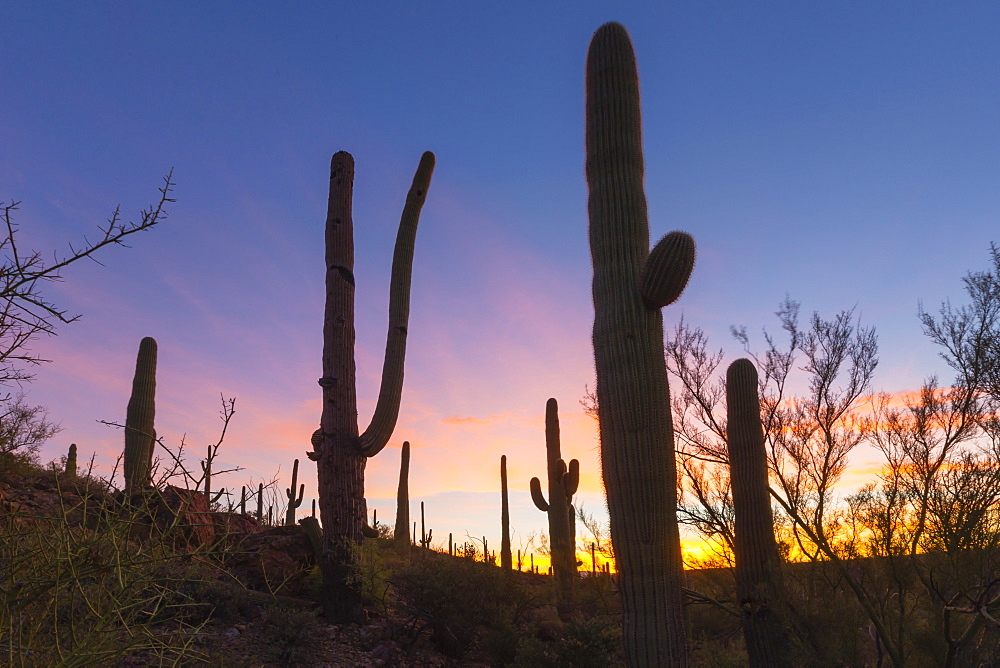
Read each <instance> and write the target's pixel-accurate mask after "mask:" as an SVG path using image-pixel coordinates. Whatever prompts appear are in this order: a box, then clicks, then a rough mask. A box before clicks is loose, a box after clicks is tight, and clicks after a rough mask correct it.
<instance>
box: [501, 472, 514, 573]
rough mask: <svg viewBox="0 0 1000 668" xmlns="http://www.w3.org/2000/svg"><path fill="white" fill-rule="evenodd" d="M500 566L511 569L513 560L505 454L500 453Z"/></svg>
mask: <svg viewBox="0 0 1000 668" xmlns="http://www.w3.org/2000/svg"><path fill="white" fill-rule="evenodd" d="M500 532H501V535H500V568H503V569H504V570H508V571H509V570H511V569H512V568H514V560H513V558H512V557H511V554H510V504H509V503H508V502H507V455H500Z"/></svg>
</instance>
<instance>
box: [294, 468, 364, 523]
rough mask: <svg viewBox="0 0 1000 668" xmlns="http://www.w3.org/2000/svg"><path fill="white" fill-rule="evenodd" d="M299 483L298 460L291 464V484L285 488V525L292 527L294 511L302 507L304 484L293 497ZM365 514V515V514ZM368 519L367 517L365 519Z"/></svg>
mask: <svg viewBox="0 0 1000 668" xmlns="http://www.w3.org/2000/svg"><path fill="white" fill-rule="evenodd" d="M298 481H299V460H298V459H296V460H295V462H294V463H292V484H291V486H290V487H286V488H285V496H287V497H288V507H287V508H286V509H285V524H286V525H289V526H292V525H294V524H295V510H296V509H297V508H298V507H299V506H301V505H302V495H303V494H304V493H305V491H306V485H305V483H302V484H301V485H299V496H298V498H296V497H295V484H296V483H297V482H298ZM366 514H367V513H366ZM365 519H366V520H367V519H368V518H367V517H366V518H365Z"/></svg>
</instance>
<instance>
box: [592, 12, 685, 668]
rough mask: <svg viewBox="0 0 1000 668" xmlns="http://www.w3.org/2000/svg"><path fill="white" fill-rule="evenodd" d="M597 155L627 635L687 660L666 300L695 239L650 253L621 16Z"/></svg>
mask: <svg viewBox="0 0 1000 668" xmlns="http://www.w3.org/2000/svg"><path fill="white" fill-rule="evenodd" d="M586 154H587V159H586V174H587V186H588V191H589V200H588V212H589V217H590V228H589V234H590V252H591V259H592V262H593V267H594V279H593V285H592V290H593V299H594V330H593V342H594V361H595V366H596V371H597V408H598V417H599V421H600V436H601V465H602V470H603V476H604V487H605V490H606V493H607V502H608V511H609V514H610V518H611V538H612V542H613V544H614V549H615V558H616V567H617V570H618V574H619V583H620V587H621V602H622V617H623V642H624V646H625V651H626V657H627V660H628V663H629V665H632V666H640V665H641V666H645V665H659V666H664V665H687V664H688V662H689V656H690V649H689V642H688V638H687V629H686V622H685V615H684V608H683V605H684V597H683V593H682V586H683V581H684V571H683V562H682V560H681V548H680V534H679V531H678V527H677V491H676V488H675V481H676V479H677V478H676V462H675V460H674V438H673V425H672V422H671V419H670V396H669V388H668V385H667V372H666V365H665V362H664V358H663V316H662V314H661V312H660V309H661V308H662V307H663V306H666V305H668V304H670V303H671V302H673V301H674V300H676V299H677V298H678V297H679V296H680V293H681V291H682V290H683V289H684V286H685V285H686V284H687V280H688V278H689V276H690V274H691V270H692V268H693V266H694V241H693V240H692V239H691V237H690V236H689V235H687V234H686V233H683V232H671V233H670V234H668V235H666V236H665V237H664V238H663V239H661V240H660V241H659V242H658V243H657V244H656V246H655V247H654V248H653V250H652V252H650V251H649V222H648V219H647V212H646V194H645V190H644V187H643V172H644V165H643V156H642V128H641V113H640V106H639V77H638V72H637V68H636V62H635V54H634V52H633V50H632V42H631V40H630V38H629V35H628V32H627V31H626V30H625V28H624V27H622V26H621V25H620V24H618V23H607V24H605V25H603V26H601V27H600V28H599V29H598V30H597V32H595V33H594V36H593V38H592V40H591V42H590V48H589V50H588V53H587V74H586Z"/></svg>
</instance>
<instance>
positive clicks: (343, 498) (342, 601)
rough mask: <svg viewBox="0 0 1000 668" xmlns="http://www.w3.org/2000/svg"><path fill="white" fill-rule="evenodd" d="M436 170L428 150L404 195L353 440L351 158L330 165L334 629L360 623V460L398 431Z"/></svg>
mask: <svg viewBox="0 0 1000 668" xmlns="http://www.w3.org/2000/svg"><path fill="white" fill-rule="evenodd" d="M433 171H434V154H433V153H431V152H429V151H428V152H426V153H424V154H423V156H422V157H421V159H420V165H419V166H418V167H417V172H416V174H415V175H414V177H413V184H412V186H411V187H410V191H409V193H408V194H407V196H406V204H405V206H404V207H403V215H402V218H401V219H400V223H399V231H398V233H397V235H396V247H395V251H394V253H393V258H392V275H391V277H390V280H389V332H388V335H387V337H386V346H385V361H384V363H383V366H382V385H381V388H380V389H379V395H378V402H377V403H376V406H375V414H374V415H373V416H372V420H371V424H369V426H368V428H367V429H365V431H364V432H363V433H361V434H360V435H359V434H358V401H357V390H356V387H355V365H354V221H353V218H352V205H351V204H352V198H353V192H354V158H352V157H351V155H350V154H349V153H346V152H344V151H341V152H338V153H336V154H334V156H333V158H332V160H331V161H330V198H329V203H328V207H327V217H326V310H325V315H324V321H323V377H322V378H320V379H319V384H320V386H321V387H322V388H323V413H322V416H321V418H320V428H319V429H318V430H317V431H316V432H315V433H314V434H313V437H312V445H313V452H310V453H309V457H310V458H311V459H313V460H314V461H316V468H317V477H318V480H319V507H320V519H321V522H322V525H323V552H322V558H321V559H320V569H321V570H322V573H323V608H324V611H325V613H326V619H327V621H329V622H331V623H346V622H360V621H363V619H364V611H363V609H362V607H361V592H360V590H359V589H358V585H357V583H356V578H354V577H353V575H354V560H355V556H354V555H355V553H356V549H355V548H356V546H357V545H358V544H360V543H361V540H362V528H363V526H364V522H365V519H366V518H365V510H364V509H365V498H364V497H365V462H366V461H367V458H368V457H374V456H375V455H376V454H378V453H379V451H381V450H382V448H383V447H385V444H386V442H388V440H389V437H390V436H391V435H392V431H393V429H394V428H395V426H396V418H397V416H398V415H399V404H400V398H401V394H402V389H403V359H404V357H405V353H406V334H407V325H408V320H409V313H410V276H411V273H412V267H413V245H414V240H415V238H416V233H417V223H418V221H419V219H420V210H421V208H422V207H423V204H424V200H425V198H426V195H427V189H428V187H429V186H430V181H431V173H432V172H433Z"/></svg>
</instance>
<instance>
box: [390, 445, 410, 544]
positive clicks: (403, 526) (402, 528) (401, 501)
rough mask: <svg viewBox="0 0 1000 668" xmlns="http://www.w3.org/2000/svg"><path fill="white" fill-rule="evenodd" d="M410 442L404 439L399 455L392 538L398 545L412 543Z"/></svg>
mask: <svg viewBox="0 0 1000 668" xmlns="http://www.w3.org/2000/svg"><path fill="white" fill-rule="evenodd" d="M409 476H410V442H409V441H403V450H402V452H401V453H400V455H399V487H398V488H397V489H396V527H395V530H394V531H393V534H392V538H393V540H394V541H395V543H396V544H397V545H401V546H407V545H409V544H410V535H409V534H410V532H409V528H410V488H409Z"/></svg>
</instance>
